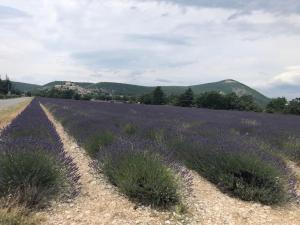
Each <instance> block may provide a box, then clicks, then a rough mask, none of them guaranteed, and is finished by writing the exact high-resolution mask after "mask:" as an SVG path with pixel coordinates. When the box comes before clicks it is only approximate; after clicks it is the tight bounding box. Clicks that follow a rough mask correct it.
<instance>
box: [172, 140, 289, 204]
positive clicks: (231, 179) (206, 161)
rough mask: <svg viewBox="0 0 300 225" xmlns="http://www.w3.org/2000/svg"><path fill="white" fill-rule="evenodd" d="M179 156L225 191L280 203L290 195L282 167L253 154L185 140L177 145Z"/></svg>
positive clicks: (258, 200) (251, 198)
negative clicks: (214, 148)
mask: <svg viewBox="0 0 300 225" xmlns="http://www.w3.org/2000/svg"><path fill="white" fill-rule="evenodd" d="M174 146H175V147H174V149H176V154H177V157H178V158H179V159H183V160H184V162H185V164H186V165H187V167H188V168H190V169H192V170H195V171H197V172H198V173H199V174H201V175H202V176H204V177H206V178H207V179H208V180H209V181H211V182H212V183H214V184H216V185H218V187H219V188H220V189H221V190H222V191H224V192H228V193H230V194H232V195H233V196H236V197H238V198H240V199H242V200H245V201H256V202H261V203H263V204H266V205H276V204H280V203H283V202H285V201H286V200H287V199H288V197H287V196H288V194H287V186H288V184H287V181H286V179H284V178H283V176H282V174H281V172H280V171H278V170H277V169H276V168H275V167H274V166H272V165H270V164H268V163H267V162H265V161H263V160H261V159H259V158H257V157H255V156H253V155H241V154H238V153H232V154H231V153H220V152H219V153H216V152H212V151H210V150H209V149H198V146H194V145H191V144H188V143H185V142H177V143H176V144H175V145H174Z"/></svg>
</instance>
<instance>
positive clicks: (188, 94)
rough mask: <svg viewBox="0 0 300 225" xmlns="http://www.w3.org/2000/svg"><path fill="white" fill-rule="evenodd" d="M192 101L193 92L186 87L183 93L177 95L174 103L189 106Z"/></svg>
mask: <svg viewBox="0 0 300 225" xmlns="http://www.w3.org/2000/svg"><path fill="white" fill-rule="evenodd" d="M193 101H194V93H193V91H192V89H191V88H188V89H187V90H186V91H185V92H184V93H183V94H181V95H179V96H178V99H177V102H176V105H177V106H182V107H191V106H192V104H193Z"/></svg>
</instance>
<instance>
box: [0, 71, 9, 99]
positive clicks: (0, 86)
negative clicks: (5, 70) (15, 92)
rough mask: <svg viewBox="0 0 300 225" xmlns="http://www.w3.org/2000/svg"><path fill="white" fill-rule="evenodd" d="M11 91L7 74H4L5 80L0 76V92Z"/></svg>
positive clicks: (6, 92)
mask: <svg viewBox="0 0 300 225" xmlns="http://www.w3.org/2000/svg"><path fill="white" fill-rule="evenodd" d="M11 91H12V83H11V81H10V80H9V78H8V76H6V78H5V80H2V79H1V77H0V94H5V95H6V94H8V93H9V92H11Z"/></svg>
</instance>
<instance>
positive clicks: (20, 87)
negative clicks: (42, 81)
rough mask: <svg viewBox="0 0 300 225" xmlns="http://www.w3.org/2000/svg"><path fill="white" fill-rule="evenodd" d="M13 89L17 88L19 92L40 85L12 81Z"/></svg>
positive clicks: (36, 87)
mask: <svg viewBox="0 0 300 225" xmlns="http://www.w3.org/2000/svg"><path fill="white" fill-rule="evenodd" d="M12 85H13V87H14V89H17V90H19V91H21V92H27V91H33V90H36V89H38V88H40V87H41V86H40V85H37V84H27V83H22V82H12Z"/></svg>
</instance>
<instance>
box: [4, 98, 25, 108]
mask: <svg viewBox="0 0 300 225" xmlns="http://www.w3.org/2000/svg"><path fill="white" fill-rule="evenodd" d="M27 99H29V98H28V97H23V98H12V99H0V110H3V109H6V108H9V107H12V106H14V105H17V104H19V103H21V102H23V101H25V100H27Z"/></svg>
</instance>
